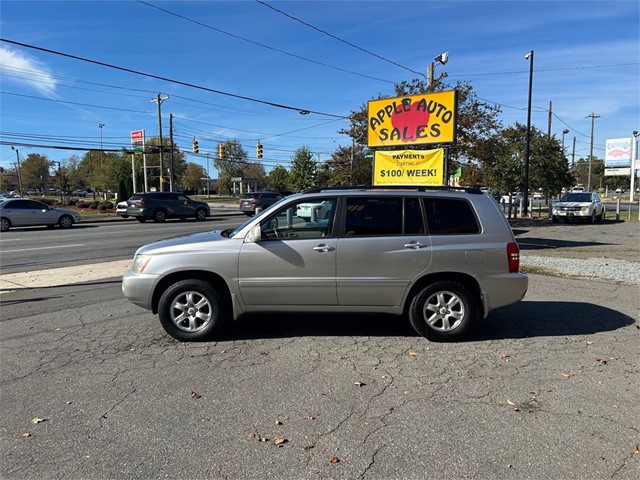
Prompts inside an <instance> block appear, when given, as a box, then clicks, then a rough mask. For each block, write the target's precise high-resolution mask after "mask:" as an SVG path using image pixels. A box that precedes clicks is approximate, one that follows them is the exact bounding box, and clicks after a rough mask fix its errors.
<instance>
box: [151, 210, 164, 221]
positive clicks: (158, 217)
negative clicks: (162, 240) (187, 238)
mask: <svg viewBox="0 0 640 480" xmlns="http://www.w3.org/2000/svg"><path fill="white" fill-rule="evenodd" d="M166 219H167V214H166V213H165V211H164V210H156V211H155V212H153V221H154V222H155V223H162V222H164V221H165V220H166Z"/></svg>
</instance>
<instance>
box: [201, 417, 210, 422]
mask: <svg viewBox="0 0 640 480" xmlns="http://www.w3.org/2000/svg"><path fill="white" fill-rule="evenodd" d="M202 421H203V422H210V421H211V419H210V418H209V417H204V418H203V419H202Z"/></svg>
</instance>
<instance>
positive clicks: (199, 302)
mask: <svg viewBox="0 0 640 480" xmlns="http://www.w3.org/2000/svg"><path fill="white" fill-rule="evenodd" d="M158 316H159V317H160V323H161V324H162V326H163V328H164V329H165V331H166V332H167V333H168V334H169V335H171V336H172V337H173V338H175V339H177V340H180V341H183V342H189V341H201V340H209V339H211V338H213V337H214V335H216V334H217V333H219V332H220V331H221V330H222V328H223V326H224V323H225V322H226V308H225V307H224V304H223V302H222V300H221V298H220V295H218V293H217V292H216V290H215V288H213V287H212V286H211V285H210V284H209V283H207V282H205V281H202V280H182V281H179V282H177V283H175V284H173V285H171V286H170V287H169V288H167V290H165V291H164V293H163V294H162V296H161V297H160V302H159V303H158Z"/></svg>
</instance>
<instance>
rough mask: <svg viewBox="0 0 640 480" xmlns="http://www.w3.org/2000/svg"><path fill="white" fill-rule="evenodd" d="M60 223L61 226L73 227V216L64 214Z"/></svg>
mask: <svg viewBox="0 0 640 480" xmlns="http://www.w3.org/2000/svg"><path fill="white" fill-rule="evenodd" d="M58 225H59V226H60V228H71V227H72V226H73V218H71V217H70V216H69V215H63V216H61V217H60V219H59V220H58Z"/></svg>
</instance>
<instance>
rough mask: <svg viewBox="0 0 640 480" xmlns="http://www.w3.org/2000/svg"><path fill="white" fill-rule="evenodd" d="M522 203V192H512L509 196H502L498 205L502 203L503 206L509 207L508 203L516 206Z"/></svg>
mask: <svg viewBox="0 0 640 480" xmlns="http://www.w3.org/2000/svg"><path fill="white" fill-rule="evenodd" d="M523 202H524V193H522V192H514V193H511V194H509V193H507V194H506V195H502V197H500V203H502V204H503V205H509V203H513V204H514V205H516V206H520V205H522V203H523Z"/></svg>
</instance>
